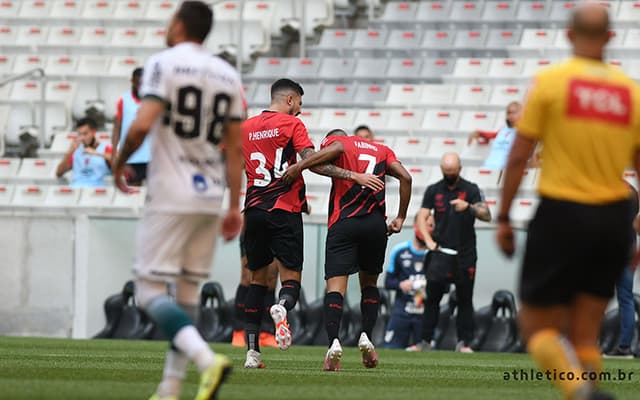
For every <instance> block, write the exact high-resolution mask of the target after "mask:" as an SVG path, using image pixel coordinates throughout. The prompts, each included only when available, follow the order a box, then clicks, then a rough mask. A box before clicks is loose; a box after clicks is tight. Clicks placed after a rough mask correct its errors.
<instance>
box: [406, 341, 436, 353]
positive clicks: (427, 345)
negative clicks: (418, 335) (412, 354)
mask: <svg viewBox="0 0 640 400" xmlns="http://www.w3.org/2000/svg"><path fill="white" fill-rule="evenodd" d="M435 347H436V343H435V340H432V341H431V342H427V341H426V340H422V341H420V342H418V343H416V344H414V345H413V346H409V347H407V348H406V349H405V350H406V351H431V350H433V349H434V348H435Z"/></svg>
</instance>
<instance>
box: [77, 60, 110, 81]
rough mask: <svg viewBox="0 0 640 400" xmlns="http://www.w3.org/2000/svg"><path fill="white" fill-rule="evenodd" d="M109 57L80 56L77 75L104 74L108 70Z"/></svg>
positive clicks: (92, 75) (97, 75)
mask: <svg viewBox="0 0 640 400" xmlns="http://www.w3.org/2000/svg"><path fill="white" fill-rule="evenodd" d="M110 64H111V58H109V57H108V56H100V55H97V56H80V60H79V61H78V70H77V73H78V75H81V76H91V77H94V78H95V77H100V76H106V75H107V74H108V71H109V65H110Z"/></svg>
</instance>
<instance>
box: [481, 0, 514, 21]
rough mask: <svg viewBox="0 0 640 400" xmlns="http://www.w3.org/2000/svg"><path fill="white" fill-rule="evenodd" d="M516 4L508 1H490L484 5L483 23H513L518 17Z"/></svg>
mask: <svg viewBox="0 0 640 400" xmlns="http://www.w3.org/2000/svg"><path fill="white" fill-rule="evenodd" d="M513 3H516V2H512V1H507V0H498V1H496V0H490V1H487V2H486V3H485V4H484V10H483V12H482V21H495V22H504V21H513V20H515V17H516V5H517V3H516V4H513Z"/></svg>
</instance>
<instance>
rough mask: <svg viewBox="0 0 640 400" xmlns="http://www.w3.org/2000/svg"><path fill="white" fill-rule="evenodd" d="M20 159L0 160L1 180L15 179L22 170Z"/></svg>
mask: <svg viewBox="0 0 640 400" xmlns="http://www.w3.org/2000/svg"><path fill="white" fill-rule="evenodd" d="M20 162H21V160H20V159H19V158H0V180H6V179H11V178H15V177H16V176H17V175H18V170H19V169H20Z"/></svg>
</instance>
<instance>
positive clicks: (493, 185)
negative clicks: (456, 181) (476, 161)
mask: <svg viewBox="0 0 640 400" xmlns="http://www.w3.org/2000/svg"><path fill="white" fill-rule="evenodd" d="M501 174H502V171H501V170H499V169H494V170H492V169H487V168H482V167H480V168H478V167H463V168H462V172H461V173H460V175H462V177H463V178H464V179H466V180H468V181H471V182H473V183H475V184H476V185H478V186H479V187H480V189H498V187H499V186H498V184H499V181H500V176H501Z"/></svg>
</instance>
